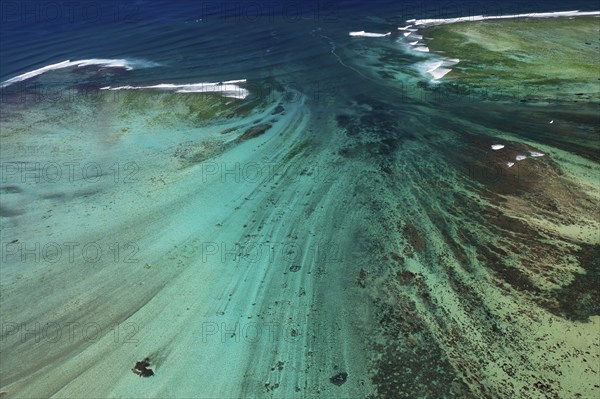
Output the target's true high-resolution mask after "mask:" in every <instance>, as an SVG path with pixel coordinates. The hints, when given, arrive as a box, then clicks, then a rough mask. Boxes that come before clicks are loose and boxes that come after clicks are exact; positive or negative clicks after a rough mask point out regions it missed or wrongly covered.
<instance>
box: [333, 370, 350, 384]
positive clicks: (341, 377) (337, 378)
mask: <svg viewBox="0 0 600 399" xmlns="http://www.w3.org/2000/svg"><path fill="white" fill-rule="evenodd" d="M347 379H348V373H345V372H341V373H337V374H336V375H334V376H333V377H331V378H330V379H329V381H330V382H331V383H332V384H334V385H337V386H338V387H339V386H341V385H342V384H344V383H345V382H346V380H347Z"/></svg>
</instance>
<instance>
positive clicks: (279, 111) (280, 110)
mask: <svg viewBox="0 0 600 399" xmlns="http://www.w3.org/2000/svg"><path fill="white" fill-rule="evenodd" d="M284 111H285V108H283V106H282V105H278V106H276V107H275V109H274V110H273V112H271V115H277V114H282V113H283V112H284Z"/></svg>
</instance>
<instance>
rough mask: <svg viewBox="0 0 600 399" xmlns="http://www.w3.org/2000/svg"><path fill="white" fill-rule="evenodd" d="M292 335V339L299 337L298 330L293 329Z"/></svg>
mask: <svg viewBox="0 0 600 399" xmlns="http://www.w3.org/2000/svg"><path fill="white" fill-rule="evenodd" d="M290 335H291V336H292V337H297V336H298V330H296V329H295V328H292V331H290Z"/></svg>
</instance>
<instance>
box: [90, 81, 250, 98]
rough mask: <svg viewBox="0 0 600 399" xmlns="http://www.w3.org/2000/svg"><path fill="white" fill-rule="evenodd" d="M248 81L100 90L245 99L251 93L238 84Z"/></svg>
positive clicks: (168, 84) (105, 88) (163, 84)
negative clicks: (212, 95)
mask: <svg viewBox="0 0 600 399" xmlns="http://www.w3.org/2000/svg"><path fill="white" fill-rule="evenodd" d="M245 82H246V79H239V80H228V81H226V82H218V83H189V84H172V83H161V84H157V85H151V86H129V85H128V86H118V87H110V86H106V87H102V88H101V89H100V90H140V89H158V90H169V91H174V92H175V93H219V94H221V95H223V96H224V97H230V98H238V99H244V98H246V97H247V96H248V95H249V94H250V92H249V91H248V90H247V89H245V88H243V87H240V86H238V83H245Z"/></svg>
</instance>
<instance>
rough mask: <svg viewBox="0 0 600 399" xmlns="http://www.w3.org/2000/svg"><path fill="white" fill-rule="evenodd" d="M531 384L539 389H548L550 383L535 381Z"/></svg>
mask: <svg viewBox="0 0 600 399" xmlns="http://www.w3.org/2000/svg"><path fill="white" fill-rule="evenodd" d="M533 386H534V387H536V388H537V389H539V390H541V391H547V390H549V389H550V384H544V383H543V382H541V381H537V382H536V383H535V384H533Z"/></svg>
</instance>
